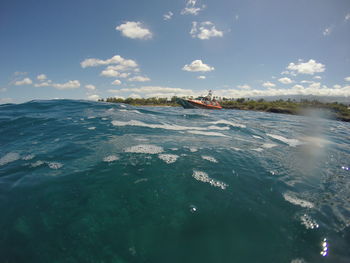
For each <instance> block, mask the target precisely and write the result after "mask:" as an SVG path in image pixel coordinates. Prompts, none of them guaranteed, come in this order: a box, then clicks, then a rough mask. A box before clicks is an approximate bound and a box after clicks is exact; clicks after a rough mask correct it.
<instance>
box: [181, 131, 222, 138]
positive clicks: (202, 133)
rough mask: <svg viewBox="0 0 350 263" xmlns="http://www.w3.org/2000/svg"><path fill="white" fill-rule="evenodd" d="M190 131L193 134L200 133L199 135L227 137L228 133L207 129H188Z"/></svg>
mask: <svg viewBox="0 0 350 263" xmlns="http://www.w3.org/2000/svg"><path fill="white" fill-rule="evenodd" d="M188 132H189V133H193V134H198V135H207V136H219V137H226V135H224V134H222V133H220V132H205V131H188Z"/></svg>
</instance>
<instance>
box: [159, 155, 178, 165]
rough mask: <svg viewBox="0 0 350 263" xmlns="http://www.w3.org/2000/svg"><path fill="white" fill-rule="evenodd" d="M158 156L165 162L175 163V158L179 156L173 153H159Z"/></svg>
mask: <svg viewBox="0 0 350 263" xmlns="http://www.w3.org/2000/svg"><path fill="white" fill-rule="evenodd" d="M158 157H159V159H161V160H163V161H164V162H166V163H167V164H169V163H175V162H176V160H177V158H179V156H178V155H175V154H159V155H158Z"/></svg>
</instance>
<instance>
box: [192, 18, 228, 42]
mask: <svg viewBox="0 0 350 263" xmlns="http://www.w3.org/2000/svg"><path fill="white" fill-rule="evenodd" d="M190 35H191V36H192V37H193V38H199V39H202V40H204V39H210V38H212V37H223V35H224V33H223V32H222V31H219V30H217V29H216V28H215V25H214V24H213V23H212V22H210V21H205V22H201V23H198V22H192V28H191V31H190Z"/></svg>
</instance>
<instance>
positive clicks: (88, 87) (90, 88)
mask: <svg viewBox="0 0 350 263" xmlns="http://www.w3.org/2000/svg"><path fill="white" fill-rule="evenodd" d="M85 89H87V90H90V91H93V90H96V87H95V86H94V85H91V84H89V85H85Z"/></svg>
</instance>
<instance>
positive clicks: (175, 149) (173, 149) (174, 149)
mask: <svg viewBox="0 0 350 263" xmlns="http://www.w3.org/2000/svg"><path fill="white" fill-rule="evenodd" d="M170 150H172V151H177V150H179V148H170Z"/></svg>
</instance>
